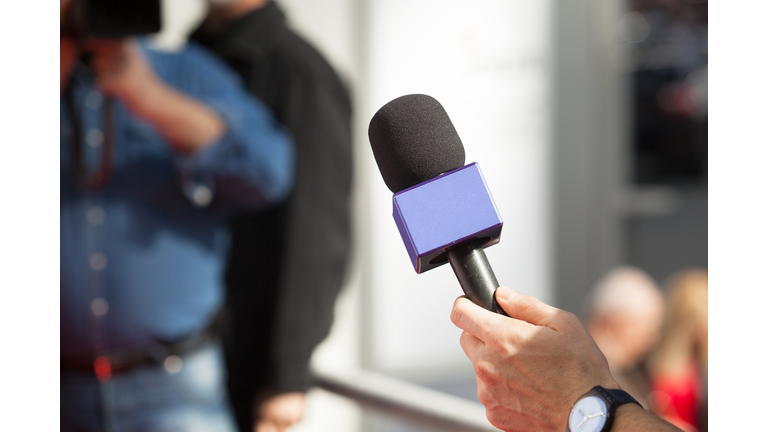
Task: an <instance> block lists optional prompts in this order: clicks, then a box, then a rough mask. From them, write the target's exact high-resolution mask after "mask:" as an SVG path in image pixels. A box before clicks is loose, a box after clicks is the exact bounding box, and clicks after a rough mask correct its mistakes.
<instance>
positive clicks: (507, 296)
mask: <svg viewBox="0 0 768 432" xmlns="http://www.w3.org/2000/svg"><path fill="white" fill-rule="evenodd" d="M516 295H517V293H516V292H515V291H514V290H513V289H512V288H510V287H505V286H500V287H499V288H498V289H497V290H496V298H497V299H501V300H506V301H510V300H512V299H513V298H514V297H515V296H516Z"/></svg>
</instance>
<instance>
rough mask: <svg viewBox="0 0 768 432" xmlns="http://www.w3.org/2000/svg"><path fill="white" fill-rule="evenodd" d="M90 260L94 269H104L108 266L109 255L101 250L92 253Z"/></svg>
mask: <svg viewBox="0 0 768 432" xmlns="http://www.w3.org/2000/svg"><path fill="white" fill-rule="evenodd" d="M88 261H89V264H90V265H91V269H93V270H94V271H102V270H104V269H105V268H107V256H106V255H104V254H103V253H101V252H96V253H95V254H93V255H91V258H90V259H89V260H88Z"/></svg>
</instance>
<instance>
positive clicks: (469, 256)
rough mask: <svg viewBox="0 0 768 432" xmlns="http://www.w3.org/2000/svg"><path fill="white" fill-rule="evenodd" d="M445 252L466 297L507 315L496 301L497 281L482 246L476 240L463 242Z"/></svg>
mask: <svg viewBox="0 0 768 432" xmlns="http://www.w3.org/2000/svg"><path fill="white" fill-rule="evenodd" d="M447 253H448V262H450V263H451V267H453V272H454V273H455V274H456V278H457V279H458V280H459V283H460V284H461V289H462V290H464V294H465V295H466V296H467V298H468V299H470V300H471V301H472V303H474V304H476V305H478V306H481V307H483V308H485V309H488V310H489V311H491V312H496V313H498V314H501V315H505V316H507V314H506V312H504V309H502V308H501V306H499V303H498V302H497V301H496V289H497V288H498V287H499V282H498V281H496V275H495V274H493V269H492V268H491V264H490V263H489V262H488V257H486V256H485V251H484V250H483V246H482V245H481V244H478V243H476V242H465V243H462V244H458V245H456V246H454V247H452V248H451V249H449V250H448V251H447Z"/></svg>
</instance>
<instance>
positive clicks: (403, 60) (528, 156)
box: [360, 0, 551, 378]
mask: <svg viewBox="0 0 768 432" xmlns="http://www.w3.org/2000/svg"><path fill="white" fill-rule="evenodd" d="M549 7H550V2H548V1H535V2H530V1H521V0H478V1H476V2H471V3H467V2H459V1H455V0H449V1H446V0H371V1H370V9H369V15H368V22H369V23H370V24H369V25H370V28H369V32H370V33H369V36H368V38H369V39H368V40H369V43H368V45H367V60H366V61H367V63H366V65H365V67H364V68H363V69H365V70H368V71H369V74H368V79H367V83H366V88H365V89H364V91H365V92H366V93H367V94H368V96H367V100H368V101H369V102H368V103H367V104H366V105H365V106H363V107H362V110H361V117H362V118H363V119H366V120H368V119H370V118H371V117H372V115H373V114H374V113H375V111H376V110H378V108H380V107H381V106H382V105H384V104H385V103H387V102H388V101H390V100H392V99H394V98H396V97H398V96H402V95H404V94H409V93H425V94H428V95H431V96H433V97H435V98H436V99H437V100H438V101H440V102H441V103H442V104H443V106H444V107H445V109H446V111H447V112H448V115H449V116H450V117H451V119H452V121H453V123H454V125H455V126H456V130H457V131H458V133H459V136H460V137H461V139H462V142H463V143H464V146H465V149H466V154H467V162H468V163H469V162H478V163H479V164H480V166H481V168H482V170H483V173H484V175H485V177H486V180H487V182H488V185H489V187H490V189H491V192H492V194H493V196H494V199H495V201H496V203H497V206H498V208H499V211H500V213H501V216H502V218H503V220H504V228H503V231H502V236H501V242H500V243H499V244H498V245H496V246H493V247H491V248H489V249H487V250H486V253H487V255H488V258H489V260H490V261H491V264H492V265H493V267H494V270H495V272H496V276H497V278H498V280H499V282H500V283H502V284H505V285H509V286H511V287H512V288H514V289H516V290H518V291H519V292H521V293H526V294H533V295H536V296H538V297H539V298H541V299H542V300H544V301H549V300H550V294H551V293H550V278H549V272H550V268H551V264H550V260H549V250H548V244H549V237H550V228H549V220H548V215H549V209H548V202H549V189H548V184H547V181H548V178H549V176H550V166H549V164H548V158H549V149H550V142H549V136H548V132H547V131H548V129H549V126H550V107H549V106H548V100H549V93H548V92H549V84H550V83H549V56H550V52H549V50H550V47H549V34H548V29H549V22H550V11H549ZM366 123H367V121H366ZM367 151H368V153H369V157H368V158H367V160H366V164H365V166H363V167H360V168H361V169H363V170H365V172H366V173H367V175H368V176H370V178H369V182H368V188H369V189H368V191H369V194H370V234H371V236H372V237H371V242H370V245H371V247H370V249H369V251H366V252H367V253H370V254H371V277H370V281H371V287H370V288H371V294H370V296H369V300H370V301H369V305H368V307H369V308H370V317H371V323H370V330H371V334H370V350H371V352H370V353H369V354H370V358H369V363H371V364H370V365H369V366H372V367H374V368H376V369H380V370H385V371H391V372H393V373H398V374H402V375H416V376H420V377H422V378H428V375H429V374H431V373H439V374H451V373H459V374H466V373H469V374H471V373H472V370H471V364H470V363H469V361H468V360H467V359H466V357H465V355H464V353H463V352H462V350H461V347H460V346H459V344H458V340H459V335H460V331H459V330H458V329H457V328H455V327H454V326H453V324H452V323H451V322H450V319H449V315H450V310H451V305H452V303H453V301H454V299H455V298H456V297H457V296H459V295H461V294H462V291H461V288H460V286H459V284H458V282H457V281H456V279H455V277H454V275H453V271H452V270H451V268H450V266H449V265H445V266H443V267H440V268H438V269H434V270H431V271H429V272H427V273H424V274H421V275H417V274H416V273H415V272H414V271H413V268H412V267H411V265H410V262H409V260H408V255H407V254H406V251H405V248H404V246H403V244H402V241H401V239H400V235H399V233H398V231H397V228H396V227H395V224H394V222H393V220H392V208H391V205H392V204H391V195H392V194H391V192H390V191H389V190H388V189H387V188H386V186H385V184H384V182H383V180H382V179H381V176H380V174H379V172H378V169H377V168H376V166H375V161H374V159H373V157H372V155H370V149H368V150H367Z"/></svg>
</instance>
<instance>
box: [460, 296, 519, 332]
mask: <svg viewBox="0 0 768 432" xmlns="http://www.w3.org/2000/svg"><path fill="white" fill-rule="evenodd" d="M505 319H506V317H503V316H501V315H499V314H496V313H493V312H490V311H488V310H486V309H483V308H482V307H480V306H478V305H476V304H474V303H472V302H471V301H469V300H468V299H467V298H466V297H464V296H461V297H459V298H457V299H456V301H455V302H453V309H452V310H451V321H452V322H453V324H454V325H456V327H458V328H460V329H462V330H464V331H466V332H469V333H471V334H472V335H473V336H475V337H476V338H478V339H480V340H481V341H483V342H486V341H487V340H488V338H489V337H490V335H491V333H492V332H495V331H498V328H499V326H503V325H505V324H506V323H505V322H504V321H503V320H505Z"/></svg>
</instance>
